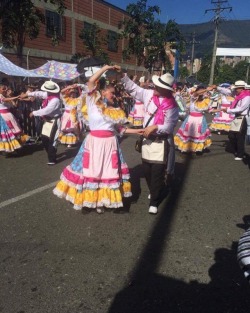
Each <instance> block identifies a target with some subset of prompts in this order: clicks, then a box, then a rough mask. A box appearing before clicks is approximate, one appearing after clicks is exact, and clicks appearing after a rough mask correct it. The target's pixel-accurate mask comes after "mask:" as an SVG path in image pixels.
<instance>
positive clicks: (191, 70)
mask: <svg viewBox="0 0 250 313" xmlns="http://www.w3.org/2000/svg"><path fill="white" fill-rule="evenodd" d="M198 43H200V42H199V41H196V40H195V32H193V34H192V41H191V44H192V51H191V63H190V75H191V76H192V75H193V70H194V46H195V45H196V44H198Z"/></svg>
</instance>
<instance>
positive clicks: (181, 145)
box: [174, 136, 212, 152]
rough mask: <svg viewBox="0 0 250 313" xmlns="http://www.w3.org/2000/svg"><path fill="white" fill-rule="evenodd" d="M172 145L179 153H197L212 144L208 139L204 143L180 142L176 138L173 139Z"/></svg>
mask: <svg viewBox="0 0 250 313" xmlns="http://www.w3.org/2000/svg"><path fill="white" fill-rule="evenodd" d="M174 143H175V145H176V146H177V148H178V150H180V151H181V152H199V151H203V150H204V149H206V148H208V147H209V146H211V144H212V140H211V139H210V138H208V139H206V140H205V142H186V143H185V142H182V141H181V140H180V138H179V137H178V136H175V137H174Z"/></svg>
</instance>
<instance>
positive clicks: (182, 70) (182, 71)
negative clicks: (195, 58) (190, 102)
mask: <svg viewBox="0 0 250 313" xmlns="http://www.w3.org/2000/svg"><path fill="white" fill-rule="evenodd" d="M179 72H180V75H179V76H180V79H183V78H186V77H188V76H189V70H188V69H187V67H186V66H183V65H181V66H180V68H179Z"/></svg>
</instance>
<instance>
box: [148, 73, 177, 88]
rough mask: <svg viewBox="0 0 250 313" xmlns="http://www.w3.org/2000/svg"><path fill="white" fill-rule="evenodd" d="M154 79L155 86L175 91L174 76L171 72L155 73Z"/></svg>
mask: <svg viewBox="0 0 250 313" xmlns="http://www.w3.org/2000/svg"><path fill="white" fill-rule="evenodd" d="M152 81H153V83H154V85H155V86H158V87H160V88H163V89H168V90H171V91H174V89H173V88H172V87H173V84H174V77H173V76H172V75H171V74H170V73H166V74H163V75H162V76H157V75H153V77H152Z"/></svg>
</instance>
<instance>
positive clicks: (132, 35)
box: [119, 0, 162, 65]
mask: <svg viewBox="0 0 250 313" xmlns="http://www.w3.org/2000/svg"><path fill="white" fill-rule="evenodd" d="M126 11H127V13H128V15H129V18H126V19H125V20H124V21H121V22H120V23H119V26H120V28H121V29H122V33H121V37H122V38H126V39H128V45H127V46H126V48H125V49H124V50H123V58H124V60H127V59H130V57H131V55H135V56H136V58H137V64H138V65H141V64H142V62H143V61H144V59H145V49H147V48H148V47H150V46H152V42H151V38H150V37H151V36H150V34H151V33H152V31H153V30H156V29H154V27H156V22H155V15H156V14H159V13H160V8H159V7H158V6H147V0H139V1H137V3H131V4H129V5H128V6H127V8H126ZM160 27H161V26H160ZM161 29H162V27H161ZM159 33H160V29H159ZM156 40H157V38H155V41H156Z"/></svg>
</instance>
